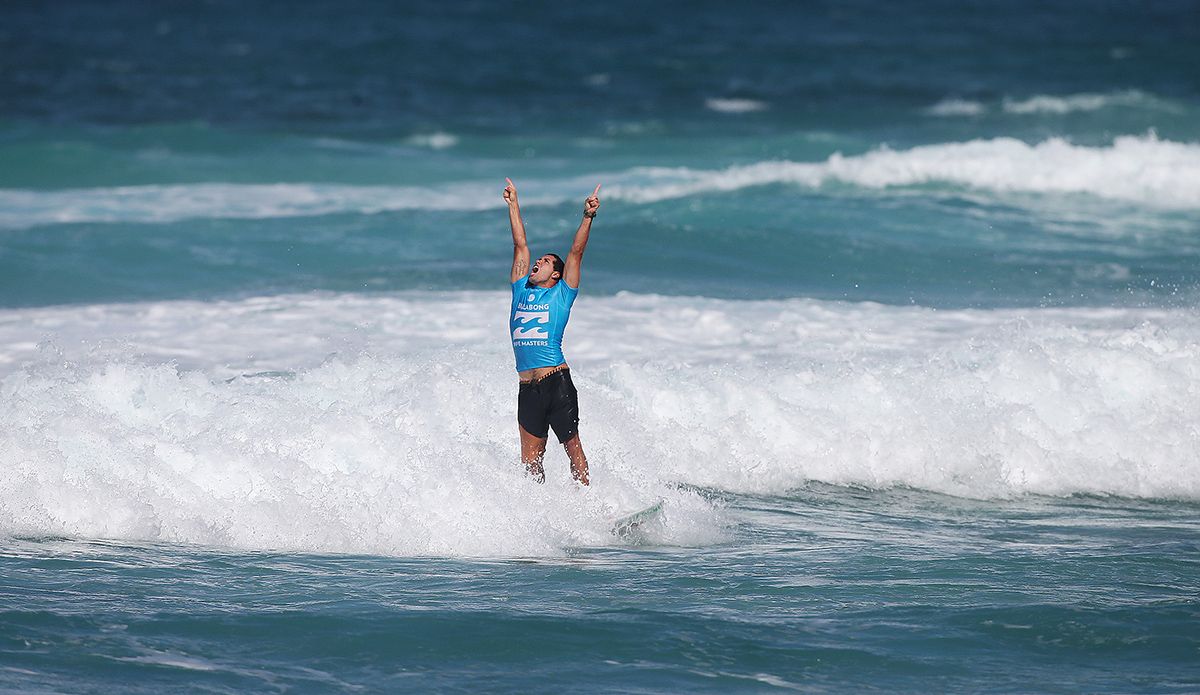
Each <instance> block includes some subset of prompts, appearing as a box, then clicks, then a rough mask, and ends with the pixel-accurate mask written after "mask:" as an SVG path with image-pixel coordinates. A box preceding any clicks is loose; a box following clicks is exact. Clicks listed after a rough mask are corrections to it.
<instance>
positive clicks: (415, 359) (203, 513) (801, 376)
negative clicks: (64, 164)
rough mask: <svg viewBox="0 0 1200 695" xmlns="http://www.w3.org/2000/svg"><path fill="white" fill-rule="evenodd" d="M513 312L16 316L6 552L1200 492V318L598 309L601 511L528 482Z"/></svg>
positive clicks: (532, 538)
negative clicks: (43, 539) (654, 503)
mask: <svg viewBox="0 0 1200 695" xmlns="http://www.w3.org/2000/svg"><path fill="white" fill-rule="evenodd" d="M506 309H507V299H506V297H505V296H504V295H503V294H499V293H462V294H419V293H413V294H398V295H380V296H362V295H322V296H307V295H306V296H283V297H273V298H264V299H258V300H247V301H243V302H222V303H214V304H205V303H199V302H194V303H193V302H162V303H151V304H143V305H113V306H93V307H59V308H53V309H25V310H9V311H4V312H0V355H3V356H4V357H5V362H4V367H3V374H4V376H3V377H2V378H0V393H2V394H3V398H2V399H0V452H2V453H0V459H2V460H0V532H4V533H9V534H38V535H45V534H63V535H70V536H82V537H116V538H128V539H161V540H172V541H188V542H199V543H218V544H227V545H234V546H238V547H249V548H295V549H305V550H323V551H324V550H332V551H342V552H380V553H395V554H405V555H411V554H444V555H445V554H448V555H496V554H503V555H513V554H516V555H523V554H526V555H527V554H534V555H542V554H548V553H550V554H553V553H559V552H562V549H563V548H565V547H569V546H571V545H580V544H593V543H604V542H612V541H611V538H609V537H607V536H606V534H605V533H604V532H603V530H602V529H600V528H598V527H597V525H596V524H595V523H594V522H592V521H591V520H592V519H595V518H598V517H599V516H602V515H603V514H605V513H607V511H609V510H612V509H616V508H625V507H630V506H633V505H635V504H636V503H637V502H638V501H639V500H644V499H647V498H652V497H656V496H662V497H665V498H666V499H667V501H668V506H667V514H666V516H665V518H664V519H663V522H662V523H661V524H660V526H659V527H657V528H656V529H655V530H654V533H655V534H657V535H656V538H657V539H658V540H660V541H663V542H687V543H695V542H701V543H703V542H711V541H712V540H714V539H717V538H719V537H720V534H719V526H720V517H719V514H718V513H717V512H716V511H715V510H714V509H712V508H711V507H709V506H708V505H707V504H706V503H705V502H704V501H703V500H701V499H700V498H699V497H697V496H696V495H695V494H693V493H689V492H686V490H687V489H688V488H677V487H675V485H676V484H678V483H685V484H687V485H690V486H701V487H711V488H716V489H723V490H729V491H736V492H765V493H783V492H786V491H787V490H789V489H792V488H794V487H796V486H800V485H803V484H805V483H806V482H807V481H814V480H815V481H824V482H828V483H833V484H839V485H863V486H870V487H887V486H894V485H904V486H913V487H918V488H923V489H929V490H935V491H940V492H945V493H950V494H957V495H963V496H970V497H984V498H987V497H996V496H1000V497H1004V496H1011V495H1019V494H1025V493H1040V494H1050V495H1068V494H1073V493H1094V494H1114V495H1123V496H1134V497H1175V498H1184V499H1200V465H1198V464H1200V433H1198V430H1197V429H1196V424H1195V422H1196V421H1195V413H1196V412H1200V347H1198V346H1200V315H1198V314H1197V312H1195V311H1194V310H1183V309H1179V310H1162V309H1160V310H1142V309H1011V310H997V311H934V310H930V309H923V308H914V307H887V306H881V305H875V304H842V303H829V302H819V301H813V300H788V301H777V302H736V301H721V300H711V299H689V298H666V297H656V296H640V295H630V294H623V295H619V296H616V297H608V298H596V297H588V296H584V297H582V298H581V299H580V300H579V302H578V303H577V305H576V311H575V316H574V318H573V319H572V323H571V326H570V328H569V330H568V334H567V340H566V351H567V354H568V357H569V359H570V361H571V363H572V367H573V371H574V373H575V380H576V383H577V385H578V386H579V389H580V392H581V399H582V406H583V412H584V416H583V426H582V434H583V438H584V443H585V446H586V447H587V449H588V452H589V456H590V458H591V461H592V467H593V474H594V483H595V484H594V486H593V487H592V488H591V489H589V490H581V489H578V488H576V487H575V486H574V485H573V484H572V483H570V482H569V480H568V476H567V472H566V462H565V457H564V456H563V454H562V452H561V450H559V449H557V448H554V447H552V448H551V451H550V453H549V456H548V460H547V466H548V474H549V475H548V477H549V482H548V484H547V485H545V486H536V485H534V484H532V483H530V482H529V481H527V480H525V479H524V478H523V476H522V475H521V473H520V470H519V465H518V464H517V456H518V452H517V441H516V436H515V426H514V423H513V418H514V415H513V409H514V399H515V396H514V383H513V382H514V377H513V374H512V364H511V359H512V358H511V355H510V354H509V350H508V348H507V346H506V343H505V338H506V333H507V330H506V326H505V321H504V318H505V314H506ZM38 343H41V345H40V347H38V346H37V344H38ZM330 353H335V354H330ZM606 539H607V540H606Z"/></svg>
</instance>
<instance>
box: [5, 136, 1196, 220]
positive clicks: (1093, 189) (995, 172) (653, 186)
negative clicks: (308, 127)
mask: <svg viewBox="0 0 1200 695" xmlns="http://www.w3.org/2000/svg"><path fill="white" fill-rule="evenodd" d="M597 182H602V183H604V184H605V187H604V190H603V192H604V197H605V200H620V201H626V202H629V203H634V204H643V203H652V202H656V201H661V200H667V199H671V198H680V197H685V196H693V195H704V194H710V193H721V192H728V191H736V190H739V189H743V188H747V187H753V186H765V185H770V184H778V183H783V184H790V185H797V186H802V187H808V188H815V187H819V186H822V185H825V184H829V183H842V184H849V185H852V186H861V187H864V188H868V189H881V188H887V187H903V186H924V185H930V184H941V185H952V186H967V187H971V188H974V189H978V190H981V191H994V192H1000V193H1007V192H1021V193H1034V194H1089V195H1093V196H1098V197H1100V198H1104V199H1109V200H1116V201H1122V202H1128V203H1134V204H1141V205H1150V206H1163V207H1167V208H1177V209H1200V193H1198V191H1200V144H1195V143H1178V142H1171V141H1167V140H1160V139H1158V138H1157V137H1156V136H1155V135H1153V134H1149V135H1146V136H1141V137H1134V136H1123V137H1118V138H1116V139H1115V140H1114V141H1113V144H1112V145H1110V146H1106V147H1087V146H1083V145H1074V144H1071V143H1070V142H1067V141H1066V140H1063V139H1061V138H1051V139H1049V140H1045V141H1043V142H1040V143H1037V144H1034V145H1030V144H1028V143H1025V142H1023V141H1021V140H1017V139H1014V138H995V139H991V140H972V141H969V142H956V143H945V144H938V145H925V146H921V147H914V148H912V149H909V150H892V149H889V148H887V147H881V148H879V149H876V150H873V151H871V152H868V153H866V154H862V155H856V156H850V157H846V156H843V155H841V154H834V155H832V156H830V157H829V158H828V159H827V160H825V161H823V162H791V161H765V162H759V163H756V164H750V165H738V166H732V167H728V168H725V169H717V170H703V169H690V168H661V167H639V168H634V169H630V170H628V171H624V172H609V173H595V174H588V175H586V176H581V177H577V178H572V179H562V180H546V181H529V182H522V183H521V186H522V201H523V202H524V203H525V204H526V205H559V204H562V203H565V202H571V201H576V200H577V199H578V197H579V196H580V195H583V194H586V193H587V192H588V191H590V190H591V189H592V187H593V186H595V184H596V183H597ZM497 185H498V184H497V183H496V182H495V181H489V182H482V181H480V182H464V183H457V184H446V185H442V186H430V187H422V186H354V185H344V184H317V183H308V184H297V183H291V184H271V185H266V184H229V183H206V184H186V185H185V184H180V185H153V186H126V187H117V188H89V189H71V190H57V191H33V190H17V189H6V190H0V229H26V228H30V227H35V226H39V225H52V224H64V223H80V222H129V223H144V222H172V221H177V220H183V219H191V218H245V219H256V218H270V217H297V216H315V215H328V214H335V213H362V214H371V213H377V212H383V211H389V210H415V209H420V210H487V209H492V208H497V207H500V206H502V205H503V201H502V200H501V198H500V196H499V195H497V193H496V190H497ZM581 192H582V193H581Z"/></svg>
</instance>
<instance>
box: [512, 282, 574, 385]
mask: <svg viewBox="0 0 1200 695" xmlns="http://www.w3.org/2000/svg"><path fill="white" fill-rule="evenodd" d="M578 294H579V288H577V287H576V288H572V287H571V286H570V285H568V284H567V283H566V282H565V281H563V280H559V281H558V282H556V283H555V284H554V287H551V288H549V289H547V288H545V287H538V286H537V285H535V284H533V283H531V282H529V278H528V277H523V278H521V279H520V280H517V281H516V282H514V283H513V284H512V314H510V315H509V319H508V329H509V330H510V331H512V344H513V353H514V354H516V356H517V371H518V372H523V371H525V370H526V369H534V368H535V367H556V366H558V365H560V364H562V363H563V362H565V361H566V359H565V358H564V357H563V352H562V338H563V331H564V330H565V329H566V327H567V319H569V318H570V317H571V305H572V304H574V303H575V297H576V296H577V295H578Z"/></svg>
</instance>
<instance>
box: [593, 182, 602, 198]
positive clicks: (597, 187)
mask: <svg viewBox="0 0 1200 695" xmlns="http://www.w3.org/2000/svg"><path fill="white" fill-rule="evenodd" d="M602 185H603V184H599V183H598V184H596V190H595V191H594V192H593V193H592V197H593V198H595V197H596V196H597V195H599V194H600V186H602Z"/></svg>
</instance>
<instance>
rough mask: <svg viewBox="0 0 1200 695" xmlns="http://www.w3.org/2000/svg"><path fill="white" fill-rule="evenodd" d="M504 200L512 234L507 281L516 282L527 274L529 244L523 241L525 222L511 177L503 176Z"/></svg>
mask: <svg viewBox="0 0 1200 695" xmlns="http://www.w3.org/2000/svg"><path fill="white" fill-rule="evenodd" d="M504 180H505V181H507V182H508V185H507V186H505V187H504V202H506V203H508V224H509V226H510V227H512V235H513V264H512V273H511V274H510V275H509V282H516V281H517V280H520V279H521V278H523V277H525V276H526V275H528V274H529V245H528V244H526V243H525V223H524V222H522V221H521V208H520V206H519V205H517V187H516V186H514V185H513V182H512V179H509V178H507V177H506V178H505V179H504Z"/></svg>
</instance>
